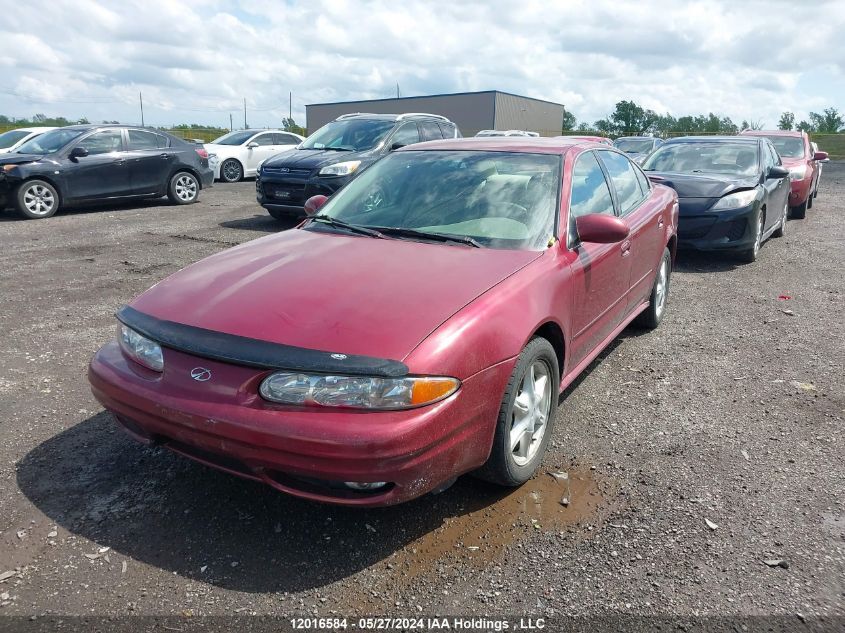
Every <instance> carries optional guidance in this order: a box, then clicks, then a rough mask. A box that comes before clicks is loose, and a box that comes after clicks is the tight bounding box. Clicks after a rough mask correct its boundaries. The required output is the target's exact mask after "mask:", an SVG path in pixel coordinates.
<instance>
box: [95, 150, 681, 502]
mask: <svg viewBox="0 0 845 633" xmlns="http://www.w3.org/2000/svg"><path fill="white" fill-rule="evenodd" d="M374 193H377V194H378V195H374ZM316 198H317V199H311V200H310V201H309V205H308V206H309V210H310V212H311V214H312V215H311V216H310V217H309V218H308V219H307V220H305V221H304V222H303V223H302V224H301V225H300V226H299V227H297V228H296V229H294V230H290V231H286V232H284V233H280V234H276V235H271V236H268V237H264V238H262V239H258V240H255V241H253V242H249V243H246V244H243V245H241V246H238V247H235V248H232V249H229V250H227V251H224V252H221V253H219V254H217V255H214V256H212V257H209V258H207V259H205V260H203V261H200V262H198V263H196V264H193V265H191V266H188V267H187V268H185V269H184V270H182V271H180V272H177V273H176V274H174V275H172V276H171V277H169V278H167V279H165V280H164V281H162V282H160V283H158V284H156V285H155V286H153V287H152V288H150V289H149V290H147V291H146V292H145V293H143V294H141V295H140V296H139V297H137V298H135V299H134V300H133V301H132V302H131V303H130V304H129V305H127V306H124V307H123V308H121V309H120V310H119V311H118V313H117V318H118V320H119V324H118V336H117V339H118V340H116V341H113V342H111V343H109V344H107V345H106V346H105V347H103V348H102V349H101V350H100V351H99V352H97V354H96V355H95V356H94V358H93V360H92V361H91V365H90V369H89V379H90V381H91V385H92V389H93V392H94V394H95V396H96V397H97V398H98V399H99V401H100V402H102V404H103V405H104V406H105V407H106V408H107V409H109V410H110V411H112V412H113V413H114V414H115V416H116V418H117V420H118V421H119V422H120V423H121V425H122V426H123V427H124V428H125V430H127V431H128V432H129V433H130V434H131V435H132V436H134V437H135V438H136V439H138V440H140V441H142V442H145V443H148V444H161V445H163V446H165V447H167V448H170V449H172V450H174V451H177V452H179V453H182V454H184V455H186V456H188V457H191V458H193V459H196V460H198V461H201V462H204V463H206V464H208V465H211V466H214V467H216V468H220V469H223V470H226V471H228V472H231V473H233V474H236V475H239V476H243V477H248V478H252V479H257V480H260V481H264V482H266V483H267V484H269V485H271V486H273V487H275V488H277V489H279V490H282V491H285V492H287V493H290V494H293V495H297V496H300V497H305V498H310V499H315V500H320V501H326V502H332V503H340V504H347V505H357V506H374V505H388V504H394V503H399V502H402V501H406V500H409V499H412V498H414V497H417V496H420V495H422V494H424V493H426V492H429V491H432V490H437V489H442V488H444V487H445V486H447V485H448V484H449V483H450V482H451V481H453V480H454V478H455V477H457V476H459V475H461V474H464V473H468V472H475V473H476V474H478V475H479V476H481V477H484V478H485V479H488V480H490V481H493V482H497V483H499V484H502V485H506V486H515V485H519V484H521V483H523V482H524V481H526V480H527V479H529V478H530V477H531V476H532V474H533V473H534V472H535V470H536V469H537V468H538V466H539V465H540V463H541V461H542V458H543V453H544V451H545V448H546V445H547V443H548V442H549V440H550V437H551V435H552V432H553V424H554V418H555V409H556V406H557V403H558V396H559V394H560V392H561V391H562V390H563V389H564V388H565V387H566V386H567V385H569V384H570V383H571V382H572V381H573V380H574V379H575V378H576V376H577V375H578V374H579V373H580V372H581V371H582V370H583V369H584V368H585V367H586V366H587V365H588V364H589V363H590V362H591V361H592V360H593V359H594V358H595V357H596V356H597V355H598V354H599V352H601V350H602V349H603V348H604V347H605V346H606V345H607V344H608V343H609V342H611V341H612V340H613V338H614V337H616V336H617V335H618V334H619V333H620V332H621V331H622V329H623V328H625V326H626V325H627V324H628V323H630V322H631V321H633V320H634V319H637V321H638V322H639V323H640V324H642V325H644V326H646V327H656V326H657V325H658V323H659V322H660V320H661V317H662V316H663V313H664V310H665V305H666V298H667V293H668V284H669V278H670V272H671V266H672V261H673V258H674V251H675V241H676V229H677V224H678V206H677V200H676V195H675V193H674V192H673V191H672V190H671V189H668V188H666V187H663V186H660V185H655V184H652V183H650V182H649V180H648V179H647V178H646V177H645V175H644V174H643V172H642V171H641V170H640V168H639V167H638V166H637V165H635V164H634V163H633V162H632V161H631V160H629V159H628V158H627V157H626V156H625V155H624V154H623V153H621V152H619V151H617V150H615V149H613V148H610V147H607V146H605V145H599V144H596V143H588V142H583V141H581V142H579V141H567V140H566V139H527V138H490V139H486V138H478V139H454V140H447V141H435V142H430V143H423V144H419V145H413V146H409V147H407V148H403V149H401V150H398V151H395V152H392V153H391V154H389V155H388V156H386V157H385V158H384V159H382V160H380V161H378V162H377V163H375V164H374V165H373V166H372V167H370V168H368V169H367V170H366V171H364V172H363V173H362V174H361V175H360V176H359V177H358V178H356V179H355V180H353V181H352V182H350V183H349V184H348V185H346V186H345V187H344V188H342V189H341V190H339V191H338V192H337V193H336V194H334V195H333V196H332V198H331V199H330V200H328V201H326V200H325V199H324V198H322V197H316Z"/></svg>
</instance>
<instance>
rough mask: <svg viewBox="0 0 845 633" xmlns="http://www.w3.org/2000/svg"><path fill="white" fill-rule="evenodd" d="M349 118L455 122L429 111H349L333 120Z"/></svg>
mask: <svg viewBox="0 0 845 633" xmlns="http://www.w3.org/2000/svg"><path fill="white" fill-rule="evenodd" d="M349 119H371V120H375V121H399V120H414V121H416V120H418V119H431V120H434V121H441V122H442V123H453V122H452V121H450V120H449V119H447V118H446V117H444V116H442V115H440V114H430V113H428V112H400V113H396V114H377V113H374V112H349V113H348V114H341V115H340V116H338V117H336V118H335V119H332V122H334V121H347V120H349Z"/></svg>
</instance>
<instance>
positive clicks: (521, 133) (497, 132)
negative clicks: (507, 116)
mask: <svg viewBox="0 0 845 633" xmlns="http://www.w3.org/2000/svg"><path fill="white" fill-rule="evenodd" d="M476 136H540V134H539V133H537V132H526V131H525V130H481V131H480V132H479V133H478V134H476Z"/></svg>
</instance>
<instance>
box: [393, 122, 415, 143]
mask: <svg viewBox="0 0 845 633" xmlns="http://www.w3.org/2000/svg"><path fill="white" fill-rule="evenodd" d="M419 142H420V133H419V131H418V130H417V124H416V123H403V124H402V126H401V127H400V128H399V129H398V130H396V132H395V133H394V134H393V138H391V139H390V144H391V146H392V145H396V144H399V145H403V146H404V145H413V144H414V143H419Z"/></svg>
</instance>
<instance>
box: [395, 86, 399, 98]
mask: <svg viewBox="0 0 845 633" xmlns="http://www.w3.org/2000/svg"><path fill="white" fill-rule="evenodd" d="M396 98H397V99H398V98H399V82H396Z"/></svg>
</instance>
